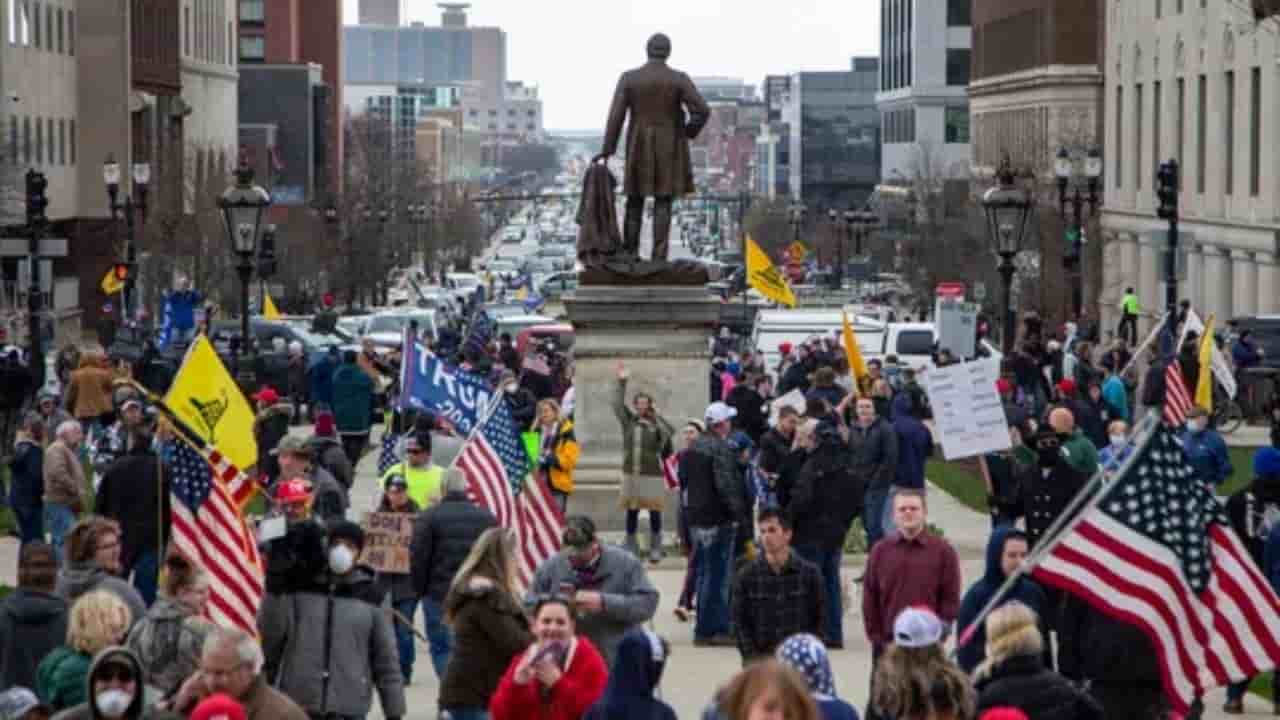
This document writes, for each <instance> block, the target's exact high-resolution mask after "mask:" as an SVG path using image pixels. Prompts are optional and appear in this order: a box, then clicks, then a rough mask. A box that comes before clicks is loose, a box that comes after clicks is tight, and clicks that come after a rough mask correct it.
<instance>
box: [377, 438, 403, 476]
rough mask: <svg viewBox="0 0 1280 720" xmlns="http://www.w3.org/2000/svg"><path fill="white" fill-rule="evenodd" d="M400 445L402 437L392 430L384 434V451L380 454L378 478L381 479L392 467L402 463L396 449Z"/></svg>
mask: <svg viewBox="0 0 1280 720" xmlns="http://www.w3.org/2000/svg"><path fill="white" fill-rule="evenodd" d="M399 444H400V437H399V436H398V435H396V434H395V433H393V432H391V431H390V430H388V431H386V432H383V433H382V450H381V451H380V452H379V453H378V477H379V478H381V477H382V476H383V475H385V474H386V472H387V471H388V470H390V469H391V466H392V465H395V464H396V463H398V462H400V457H399V456H398V455H396V447H397V446H398V445H399Z"/></svg>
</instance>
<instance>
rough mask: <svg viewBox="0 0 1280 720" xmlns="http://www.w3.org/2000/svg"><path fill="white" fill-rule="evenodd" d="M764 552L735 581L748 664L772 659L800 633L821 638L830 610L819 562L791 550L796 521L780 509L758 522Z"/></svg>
mask: <svg viewBox="0 0 1280 720" xmlns="http://www.w3.org/2000/svg"><path fill="white" fill-rule="evenodd" d="M757 527H758V528H759V531H760V544H761V545H762V546H763V548H764V552H763V553H762V554H761V555H760V556H759V557H757V558H756V559H755V560H752V561H751V562H749V563H747V565H745V566H744V567H743V568H742V570H741V571H740V572H739V573H738V577H737V578H736V579H735V581H734V585H733V595H732V597H733V620H734V625H735V627H736V630H737V636H738V651H739V652H740V653H742V662H743V664H744V665H745V664H747V663H750V662H752V661H754V660H758V659H761V658H768V657H771V656H772V655H773V651H774V650H775V649H776V648H777V647H778V645H780V644H782V641H783V640H786V639H787V638H788V637H791V636H792V635H795V634H796V633H810V634H812V635H816V636H818V637H822V632H823V621H824V620H825V617H826V613H827V612H839V608H827V607H825V601H824V595H823V590H822V573H820V572H819V571H818V566H817V565H814V564H813V563H810V562H808V561H806V560H804V559H803V558H801V557H800V556H799V555H797V554H796V553H793V552H791V521H790V520H789V519H787V518H786V517H785V516H784V515H783V514H782V513H781V512H780V511H778V510H777V509H776V508H766V509H765V510H762V511H761V512H760V518H759V520H758V521H757Z"/></svg>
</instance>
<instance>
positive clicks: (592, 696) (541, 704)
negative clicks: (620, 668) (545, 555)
mask: <svg viewBox="0 0 1280 720" xmlns="http://www.w3.org/2000/svg"><path fill="white" fill-rule="evenodd" d="M574 632H575V624H574V619H573V608H572V606H571V604H570V600H569V599H568V598H565V597H559V596H555V597H548V598H544V599H542V600H539V601H538V604H537V606H536V607H535V608H534V611H533V634H534V638H535V639H534V643H533V644H532V645H530V646H529V649H528V650H526V651H525V652H523V653H521V654H520V655H517V656H516V657H515V659H513V660H512V661H511V665H510V666H509V667H508V668H507V672H506V673H504V674H503V676H502V682H500V683H499V684H498V690H497V692H495V693H494V695H493V699H492V700H491V701H490V702H489V713H490V714H491V716H492V719H493V720H525V719H526V718H532V719H535V720H579V718H581V717H582V716H583V714H584V713H586V711H587V709H588V708H590V707H591V706H592V705H593V704H594V703H595V701H596V700H599V699H600V696H601V695H602V694H603V693H604V686H605V683H606V681H607V680H608V675H609V672H608V669H607V668H606V667H605V665H604V659H603V658H601V656H600V652H599V651H597V650H596V648H595V646H594V645H592V644H591V641H590V640H588V639H586V638H585V637H577V636H575V635H574Z"/></svg>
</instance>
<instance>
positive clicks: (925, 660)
mask: <svg viewBox="0 0 1280 720" xmlns="http://www.w3.org/2000/svg"><path fill="white" fill-rule="evenodd" d="M945 631H946V627H945V626H944V625H943V623H942V620H940V619H939V618H938V616H937V615H935V614H934V613H933V611H932V610H929V609H927V608H918V607H909V608H907V609H905V610H903V611H902V612H900V613H898V617H897V618H896V619H895V620H894V622H893V638H894V642H893V644H891V645H889V647H888V648H886V649H885V651H884V655H883V656H881V657H880V659H879V660H878V661H876V666H875V673H874V674H873V676H872V682H871V703H870V704H871V708H874V709H875V710H876V711H878V713H879V715H880V716H881V717H889V718H896V719H897V720H941V719H942V718H952V717H954V718H971V717H973V708H974V696H973V686H972V685H971V684H970V682H969V678H968V676H966V675H965V674H964V671H962V670H961V669H960V668H959V667H957V666H956V665H955V663H952V662H950V661H949V660H947V657H946V655H945V654H943V649H942V640H943V636H944V635H945ZM867 714H868V715H869V716H870V715H871V714H872V713H871V712H870V711H869V712H868V713H867Z"/></svg>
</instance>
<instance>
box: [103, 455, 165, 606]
mask: <svg viewBox="0 0 1280 720" xmlns="http://www.w3.org/2000/svg"><path fill="white" fill-rule="evenodd" d="M170 474H171V473H168V472H161V471H160V458H159V456H157V455H156V452H155V450H154V446H153V445H152V442H151V436H150V435H149V434H146V433H138V434H136V435H135V436H134V437H133V438H132V442H131V443H130V448H129V452H128V454H127V455H124V456H123V457H121V458H119V459H117V460H115V461H114V462H112V463H111V465H110V466H109V467H108V468H107V472H106V474H104V475H103V477H102V482H101V483H100V484H99V485H98V494H97V498H96V500H95V504H94V512H96V513H97V514H99V515H102V516H104V517H108V518H111V519H112V520H115V521H116V522H118V523H120V530H121V535H120V567H121V569H122V572H123V577H125V578H128V577H129V576H130V575H133V586H134V587H135V588H137V589H138V594H139V595H141V596H142V600H143V602H145V603H146V604H147V605H150V604H151V603H153V602H155V599H156V583H157V581H158V579H159V574H160V556H161V554H162V553H163V550H164V546H165V543H166V542H168V535H169V533H168V530H169V523H168V522H167V521H166V522H163V523H162V522H161V518H165V519H166V520H167V518H168V517H169V476H170ZM136 619H137V618H135V620H136Z"/></svg>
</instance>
